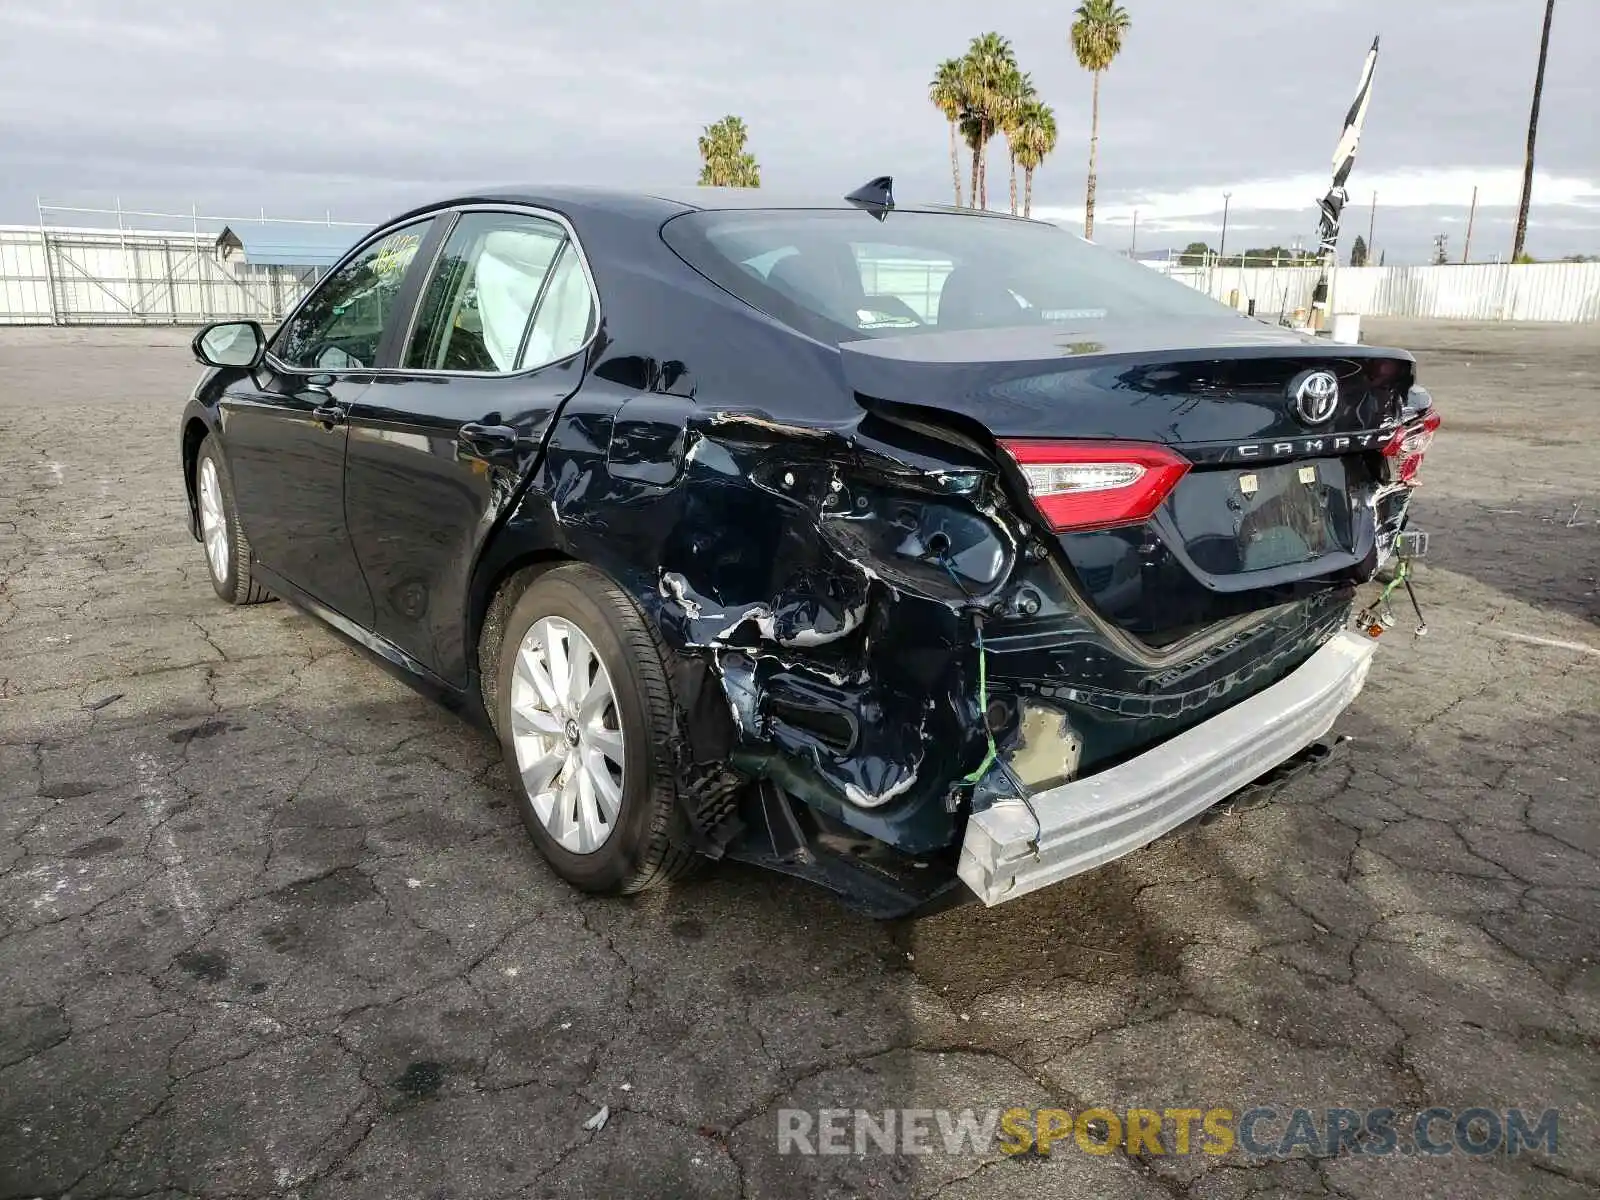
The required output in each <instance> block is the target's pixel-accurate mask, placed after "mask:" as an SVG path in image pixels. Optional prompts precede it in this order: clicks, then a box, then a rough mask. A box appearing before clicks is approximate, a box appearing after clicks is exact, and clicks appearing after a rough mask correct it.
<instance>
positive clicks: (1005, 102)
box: [995, 71, 1039, 214]
mask: <svg viewBox="0 0 1600 1200" xmlns="http://www.w3.org/2000/svg"><path fill="white" fill-rule="evenodd" d="M1038 95H1039V94H1038V92H1036V91H1035V90H1034V87H1033V76H1031V75H1029V74H1028V73H1027V72H1026V71H1012V72H1011V73H1010V74H1009V75H1008V76H1006V78H1005V79H1004V81H1003V82H1002V86H1001V89H1000V95H999V106H998V111H997V112H996V114H995V115H996V119H997V120H998V121H999V123H1000V131H1001V132H1002V133H1004V134H1005V135H1006V150H1007V151H1008V152H1009V153H1010V156H1011V171H1010V179H1011V211H1012V213H1013V214H1015V213H1016V211H1017V130H1018V122H1019V121H1020V120H1021V117H1022V112H1023V109H1024V108H1026V107H1027V105H1029V104H1031V103H1033V102H1034V101H1035V100H1037V99H1038Z"/></svg>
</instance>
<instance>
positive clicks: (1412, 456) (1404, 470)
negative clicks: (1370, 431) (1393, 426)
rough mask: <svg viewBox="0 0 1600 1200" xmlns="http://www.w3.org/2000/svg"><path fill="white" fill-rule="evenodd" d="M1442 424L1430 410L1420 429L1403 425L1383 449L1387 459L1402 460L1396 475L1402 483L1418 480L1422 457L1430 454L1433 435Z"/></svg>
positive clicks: (1437, 415)
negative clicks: (1429, 448)
mask: <svg viewBox="0 0 1600 1200" xmlns="http://www.w3.org/2000/svg"><path fill="white" fill-rule="evenodd" d="M1440 423H1441V418H1440V416H1439V414H1438V413H1437V412H1434V411H1432V410H1429V412H1428V415H1427V416H1425V417H1423V418H1422V424H1421V426H1420V427H1418V428H1415V429H1413V428H1411V427H1410V426H1405V425H1403V426H1401V427H1400V428H1399V429H1397V430H1395V431H1394V436H1393V437H1392V438H1390V439H1389V444H1388V445H1386V446H1385V447H1384V448H1383V455H1384V457H1385V458H1398V459H1399V460H1400V466H1399V469H1398V470H1397V471H1396V472H1395V475H1396V477H1397V478H1398V479H1399V480H1400V482H1401V483H1411V482H1412V481H1413V480H1415V479H1416V476H1417V469H1418V468H1419V467H1421V466H1422V456H1423V455H1424V454H1426V453H1427V452H1428V447H1429V446H1431V445H1433V435H1434V434H1435V433H1436V432H1437V431H1438V429H1439V425H1440Z"/></svg>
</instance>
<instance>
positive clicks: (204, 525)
mask: <svg viewBox="0 0 1600 1200" xmlns="http://www.w3.org/2000/svg"><path fill="white" fill-rule="evenodd" d="M213 483H214V484H215V490H214V491H213V487H212V485H213ZM194 495H195V507H196V509H197V511H198V512H199V516H200V544H201V546H202V547H204V549H205V555H206V573H207V574H209V575H210V576H211V586H212V587H214V588H215V589H216V590H217V595H219V596H221V597H222V598H223V599H224V600H226V601H227V602H228V603H229V604H260V603H262V602H263V601H266V600H271V599H272V593H271V592H269V591H267V589H266V588H264V587H262V586H261V585H260V584H259V583H257V582H256V581H255V580H253V579H252V578H250V543H249V541H248V540H247V539H246V538H245V536H244V530H243V529H241V528H239V518H238V516H237V515H236V513H237V510H236V509H235V508H234V504H233V480H232V478H231V477H230V476H229V475H228V468H227V465H226V464H225V463H224V462H223V460H222V456H221V455H220V454H218V453H217V449H216V445H215V443H214V442H213V441H212V440H211V437H210V436H209V435H207V437H206V439H205V440H204V441H202V442H201V443H200V450H199V453H197V454H196V455H195V459H194ZM213 506H215V507H213ZM213 521H215V522H217V523H218V524H216V525H214V524H212V522H213Z"/></svg>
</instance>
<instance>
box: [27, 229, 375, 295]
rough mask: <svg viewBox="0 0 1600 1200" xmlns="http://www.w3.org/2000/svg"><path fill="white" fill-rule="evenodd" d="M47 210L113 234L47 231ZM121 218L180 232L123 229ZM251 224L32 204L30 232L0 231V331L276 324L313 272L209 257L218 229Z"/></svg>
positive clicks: (317, 270)
mask: <svg viewBox="0 0 1600 1200" xmlns="http://www.w3.org/2000/svg"><path fill="white" fill-rule="evenodd" d="M47 212H50V213H62V214H64V213H71V214H74V215H76V216H78V217H79V218H80V219H82V218H83V217H88V218H89V220H90V221H92V220H93V219H95V218H96V217H99V218H109V217H111V216H114V217H115V218H116V222H117V227H116V228H104V227H95V226H93V225H92V224H89V223H87V222H86V223H84V224H74V225H56V224H47V223H46V220H45V214H46V213H47ZM128 218H151V219H155V218H159V219H162V220H166V221H172V222H175V223H176V222H183V223H185V224H187V225H188V226H189V227H188V228H186V229H184V228H179V229H130V228H127V227H125V221H126V219H128ZM259 219H260V220H261V221H262V222H264V223H265V222H268V221H272V222H273V223H275V224H292V225H325V224H326V225H333V226H347V227H349V228H350V229H351V230H352V231H355V230H359V229H363V228H365V226H363V225H357V224H354V223H351V222H341V221H333V220H331V219H330V220H326V221H315V222H313V221H292V222H284V221H281V220H278V219H275V218H267V217H266V216H265V215H264V214H263V215H262V217H261V218H259ZM256 220H257V218H253V217H252V218H242V219H241V218H225V217H204V216H200V215H199V214H198V213H187V214H175V213H137V212H130V211H126V210H123V209H122V208H121V207H120V206H119V207H118V208H116V209H106V210H99V209H66V208H51V207H49V206H44V205H41V206H40V220H39V223H38V224H36V225H0V325H201V324H204V323H205V322H207V321H213V320H218V319H220V318H225V317H254V318H256V319H257V320H259V321H267V322H270V321H276V320H278V319H279V318H281V317H282V316H283V314H284V313H285V312H286V311H288V309H290V308H292V307H293V306H294V304H295V302H296V301H298V300H299V298H300V297H301V296H302V295H303V294H304V293H305V292H306V290H307V289H308V288H309V287H310V286H311V285H312V284H313V283H315V282H316V280H317V279H318V278H319V277H320V275H321V273H322V272H321V268H318V267H311V266H295V265H282V266H279V265H273V266H264V265H259V264H251V263H248V262H242V261H237V260H230V261H223V260H222V258H221V257H219V255H218V253H217V236H218V234H219V233H220V232H221V230H222V229H223V227H224V226H227V225H233V226H235V227H238V226H240V225H242V224H244V223H245V222H254V221H256ZM354 239H355V233H354V232H352V233H351V240H352V241H353V240H354Z"/></svg>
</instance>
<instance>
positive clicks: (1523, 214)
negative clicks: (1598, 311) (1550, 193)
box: [1511, 0, 1556, 262]
mask: <svg viewBox="0 0 1600 1200" xmlns="http://www.w3.org/2000/svg"><path fill="white" fill-rule="evenodd" d="M1555 12H1556V0H1545V6H1544V33H1543V34H1542V35H1541V36H1540V38H1539V70H1538V73H1537V74H1535V75H1534V78H1533V109H1532V111H1530V112H1529V113H1528V152H1527V154H1526V156H1525V157H1524V158H1523V160H1522V201H1521V203H1520V204H1519V205H1518V207H1517V232H1516V236H1515V238H1514V239H1513V240H1512V243H1511V261H1512V262H1516V261H1517V259H1519V258H1521V257H1522V247H1523V243H1525V242H1526V241H1527V240H1528V202H1529V201H1530V200H1532V199H1533V143H1534V140H1535V139H1536V138H1537V137H1538V136H1539V97H1540V95H1541V94H1542V93H1543V92H1544V60H1545V57H1546V56H1547V55H1548V54H1549V53H1550V18H1551V17H1553V16H1555Z"/></svg>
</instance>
